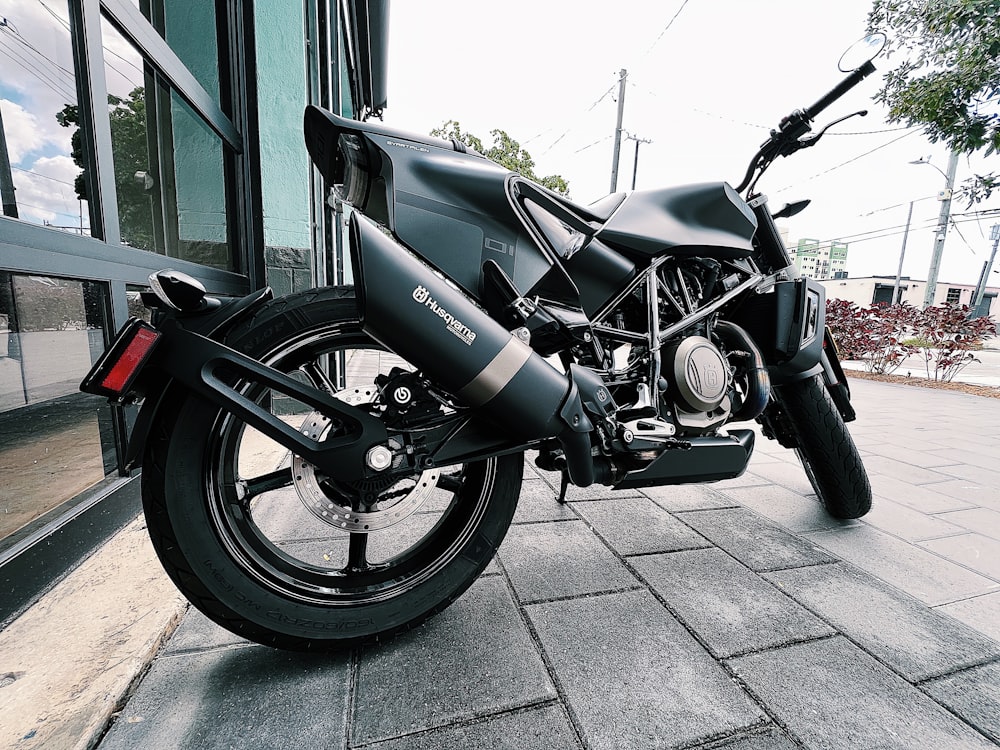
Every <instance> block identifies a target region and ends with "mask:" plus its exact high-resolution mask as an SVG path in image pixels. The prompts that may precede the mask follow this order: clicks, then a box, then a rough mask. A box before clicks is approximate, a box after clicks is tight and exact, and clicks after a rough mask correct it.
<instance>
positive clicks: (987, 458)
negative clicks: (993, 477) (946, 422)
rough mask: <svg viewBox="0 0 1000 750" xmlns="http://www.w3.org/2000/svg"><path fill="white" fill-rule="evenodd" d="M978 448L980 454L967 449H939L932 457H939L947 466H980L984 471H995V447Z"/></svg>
mask: <svg viewBox="0 0 1000 750" xmlns="http://www.w3.org/2000/svg"><path fill="white" fill-rule="evenodd" d="M978 448H979V449H980V450H981V451H982V452H976V451H972V450H970V449H968V448H939V449H937V450H935V451H934V455H936V456H940V458H941V460H942V461H947V462H948V463H949V464H971V465H972V466H981V467H983V468H984V469H993V470H996V465H997V449H996V447H995V446H991V447H989V448H985V447H984V446H978Z"/></svg>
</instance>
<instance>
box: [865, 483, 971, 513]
mask: <svg viewBox="0 0 1000 750" xmlns="http://www.w3.org/2000/svg"><path fill="white" fill-rule="evenodd" d="M869 479H870V480H871V485H872V494H873V495H875V496H876V497H884V498H887V499H889V500H893V501H895V502H897V503H901V504H903V505H905V506H907V507H909V508H913V509H914V510H918V511H920V512H921V513H946V512H947V511H950V510H963V509H965V508H972V507H974V506H973V505H971V504H970V503H968V502H966V501H965V500H961V499H959V498H955V497H951V496H950V495H945V494H942V493H941V492H939V491H938V489H939V488H940V487H941V486H942V483H938V484H929V485H924V486H918V485H916V484H913V483H911V482H904V481H903V480H901V479H896V478H894V477H886V476H879V475H873V476H870V477H869Z"/></svg>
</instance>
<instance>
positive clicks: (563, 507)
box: [514, 479, 577, 523]
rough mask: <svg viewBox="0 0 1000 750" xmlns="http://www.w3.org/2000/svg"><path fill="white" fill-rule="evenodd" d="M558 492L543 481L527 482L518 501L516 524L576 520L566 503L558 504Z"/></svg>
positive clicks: (523, 484) (524, 483) (515, 512)
mask: <svg viewBox="0 0 1000 750" xmlns="http://www.w3.org/2000/svg"><path fill="white" fill-rule="evenodd" d="M558 494H559V493H558V492H557V491H556V490H553V489H552V488H551V487H549V485H548V484H546V483H545V482H543V481H542V480H541V479H532V480H525V481H524V482H523V483H522V484H521V496H520V497H519V498H518V499H517V510H515V511H514V523H537V522H538V521H566V520H576V518H577V516H576V514H575V513H574V512H573V511H572V510H571V509H570V507H569V505H567V504H565V503H559V502H556V497H557V496H558Z"/></svg>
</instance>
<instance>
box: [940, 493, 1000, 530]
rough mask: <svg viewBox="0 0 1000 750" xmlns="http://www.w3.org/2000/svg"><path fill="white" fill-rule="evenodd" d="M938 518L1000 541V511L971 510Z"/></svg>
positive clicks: (987, 509)
mask: <svg viewBox="0 0 1000 750" xmlns="http://www.w3.org/2000/svg"><path fill="white" fill-rule="evenodd" d="M998 479H1000V478H998ZM998 486H1000V481H998ZM936 518H938V519H940V520H942V521H947V522H948V523H949V524H958V525H959V526H961V527H962V528H965V529H968V530H969V531H975V532H977V533H979V534H983V535H984V536H988V537H989V538H990V539H997V540H1000V511H995V510H990V509H989V508H971V509H970V510H957V511H954V512H952V513H941V514H940V515H938V516H936Z"/></svg>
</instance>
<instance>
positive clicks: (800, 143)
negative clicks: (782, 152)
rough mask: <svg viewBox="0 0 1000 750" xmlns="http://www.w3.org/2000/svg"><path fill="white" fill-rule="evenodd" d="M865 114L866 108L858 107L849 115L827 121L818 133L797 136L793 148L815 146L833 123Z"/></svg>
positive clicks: (866, 113) (866, 112)
mask: <svg viewBox="0 0 1000 750" xmlns="http://www.w3.org/2000/svg"><path fill="white" fill-rule="evenodd" d="M867 115H868V110H867V109H859V110H858V111H857V112H851V114H849V115H844V116H843V117H838V118H837V119H836V120H833V121H832V122H829V123H827V125H826V126H825V127H824V128H823V129H822V130H821V131H819V132H818V133H810V134H809V135H805V136H803V137H802V138H799V139H798V140H797V141H796V142H795V143H796V145H797V148H796V149H795V150H796V151H798V150H800V149H803V148H809V147H810V146H815V145H816V142H817V141H819V139H820V138H822V137H823V134H824V133H826V131H827V130H829V129H830V128H832V127H833V126H834V125H838V124H839V123H842V122H843V121H844V120H850V119H851V118H852V117H866V116H867Z"/></svg>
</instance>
